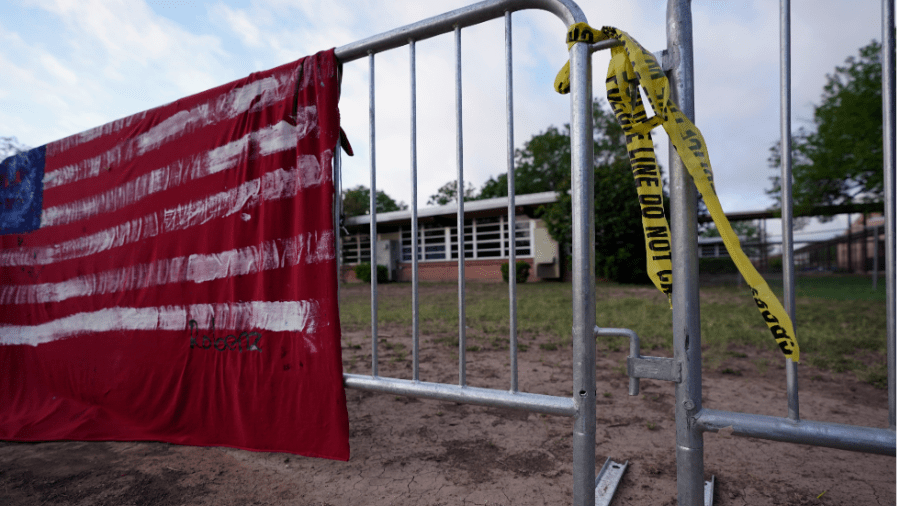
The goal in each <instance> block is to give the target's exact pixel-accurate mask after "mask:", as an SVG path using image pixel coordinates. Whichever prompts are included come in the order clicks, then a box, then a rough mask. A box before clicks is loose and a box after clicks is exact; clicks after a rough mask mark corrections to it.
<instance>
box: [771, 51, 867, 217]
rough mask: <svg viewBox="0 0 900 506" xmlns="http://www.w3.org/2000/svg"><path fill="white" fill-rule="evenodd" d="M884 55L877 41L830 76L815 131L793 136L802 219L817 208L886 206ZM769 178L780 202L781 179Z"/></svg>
mask: <svg viewBox="0 0 900 506" xmlns="http://www.w3.org/2000/svg"><path fill="white" fill-rule="evenodd" d="M880 55H881V45H880V44H879V43H878V42H876V41H873V42H872V43H870V44H869V45H867V46H865V47H863V48H861V49H860V50H859V56H858V57H853V56H851V57H849V58H847V60H846V62H845V63H846V65H844V66H842V67H837V68H835V71H834V73H833V74H828V75H827V83H826V84H825V87H824V90H823V92H822V102H821V103H820V104H819V105H818V106H816V107H815V110H814V116H813V128H812V129H811V130H805V129H800V131H799V132H797V133H794V134H793V135H792V158H793V180H794V181H793V197H794V206H795V210H796V211H797V212H798V214H800V213H803V212H808V211H810V210H811V209H812V208H813V207H814V206H821V205H826V206H827V205H841V204H851V203H859V202H881V201H883V199H884V172H883V167H882V163H883V162H882V155H883V148H882V125H881V59H880V58H881V56H880ZM780 144H781V143H780V142H777V143H775V145H774V146H772V148H771V153H772V154H771V156H770V158H769V165H770V166H771V167H773V168H780V166H781V145H780ZM771 179H772V188H771V189H770V190H768V193H769V195H771V196H772V197H773V198H775V199H776V200H780V198H781V178H780V176H775V177H773V178H771ZM825 219H829V218H825Z"/></svg>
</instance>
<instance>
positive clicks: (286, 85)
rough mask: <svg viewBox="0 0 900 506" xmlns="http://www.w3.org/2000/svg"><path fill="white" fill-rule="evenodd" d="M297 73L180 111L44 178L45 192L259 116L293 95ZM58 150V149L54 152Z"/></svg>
mask: <svg viewBox="0 0 900 506" xmlns="http://www.w3.org/2000/svg"><path fill="white" fill-rule="evenodd" d="M295 80H296V72H295V71H294V70H288V71H285V72H282V73H280V74H278V75H275V76H271V77H267V78H265V79H260V80H259V81H255V82H252V83H250V84H248V85H247V86H243V87H241V88H236V89H234V90H231V91H229V92H227V93H224V94H222V95H220V96H217V97H214V98H212V99H210V100H209V101H208V102H206V103H204V104H200V105H198V106H196V107H194V108H193V109H191V110H189V111H188V110H182V111H178V112H176V113H175V114H173V115H172V116H170V117H168V118H166V119H164V120H162V121H161V122H160V123H158V124H157V125H155V126H154V127H152V128H150V129H149V130H147V131H146V132H144V133H143V134H141V135H138V136H137V137H135V138H133V139H127V140H125V141H123V142H122V143H120V144H117V145H116V146H115V147H113V148H112V149H110V150H109V151H107V152H105V153H102V154H100V155H98V156H95V157H93V158H89V159H86V160H82V161H80V162H78V163H75V164H73V165H67V166H65V167H61V168H59V169H57V170H54V171H51V172H47V173H46V174H44V189H50V188H54V187H57V186H62V185H65V184H69V183H72V182H75V181H80V180H82V179H87V178H90V177H96V176H98V175H99V174H100V172H101V170H106V169H108V168H111V169H112V168H115V167H117V166H119V165H120V164H121V163H122V162H125V161H127V160H131V159H132V158H134V157H136V156H140V155H142V154H144V153H146V152H148V151H151V150H154V149H156V148H158V147H160V146H162V145H163V144H165V143H167V142H169V141H171V140H174V139H178V138H181V137H183V136H184V135H185V134H187V133H190V132H192V131H194V130H197V129H198V128H201V127H204V126H207V125H211V124H214V123H218V122H220V121H225V120H228V119H231V118H234V117H236V116H238V115H240V114H246V113H252V112H257V111H260V110H262V109H264V108H265V107H268V106H269V105H272V104H274V103H276V102H278V101H279V100H282V99H284V98H285V97H286V96H288V94H290V93H293V91H294V88H295V85H296V83H295ZM54 149H55V148H54Z"/></svg>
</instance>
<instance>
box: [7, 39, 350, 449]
mask: <svg viewBox="0 0 900 506" xmlns="http://www.w3.org/2000/svg"><path fill="white" fill-rule="evenodd" d="M337 74H338V69H337V63H336V61H335V57H334V52H333V50H331V51H325V52H321V53H318V54H316V55H314V56H310V57H307V58H304V59H301V60H299V61H296V62H294V63H290V64H287V65H283V66H281V67H278V68H275V69H272V70H270V71H266V72H260V73H255V74H252V75H250V76H249V77H247V78H245V79H241V80H238V81H234V82H232V83H228V84H226V85H223V86H220V87H217V88H214V89H211V90H208V91H206V92H203V93H200V94H197V95H194V96H190V97H187V98H184V99H181V100H178V101H175V102H173V103H170V104H167V105H164V106H161V107H158V108H155V109H151V110H148V111H145V112H142V113H139V114H135V115H133V116H129V117H126V118H123V119H120V120H117V121H114V122H112V123H108V124H106V125H103V126H101V127H98V128H94V129H92V130H89V131H87V132H83V133H81V134H78V135H74V136H72V137H68V138H65V139H62V140H59V141H56V142H52V143H50V144H47V145H46V146H41V147H39V148H35V149H32V150H30V151H28V152H25V153H21V154H19V155H16V156H13V157H10V158H7V159H6V160H4V161H3V162H2V165H0V246H2V250H0V282H2V284H0V439H6V440H18V441H38V440H59V439H72V440H157V441H168V442H172V443H178V444H190V445H203V446H210V445H222V446H231V447H236V448H244V449H251V450H264V451H284V452H291V453H297V454H302V455H309V456H317V457H326V458H333V459H342V460H346V459H347V458H348V457H349V444H348V427H347V411H346V402H345V397H344V390H343V386H342V366H341V357H340V322H339V317H338V305H337V276H336V264H335V251H334V231H333V222H332V214H331V213H332V211H331V209H332V199H333V195H334V186H333V183H332V159H333V156H334V150H335V146H336V144H337V142H338V138H339V134H338V132H339V114H338V75H337Z"/></svg>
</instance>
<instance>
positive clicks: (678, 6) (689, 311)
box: [666, 0, 704, 506]
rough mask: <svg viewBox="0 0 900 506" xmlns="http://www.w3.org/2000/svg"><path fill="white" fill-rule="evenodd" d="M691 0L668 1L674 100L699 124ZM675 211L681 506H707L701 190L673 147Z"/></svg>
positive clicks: (675, 340) (677, 441)
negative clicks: (700, 421) (701, 420)
mask: <svg viewBox="0 0 900 506" xmlns="http://www.w3.org/2000/svg"><path fill="white" fill-rule="evenodd" d="M692 30H693V27H692V19H691V5H690V0H668V5H667V8H666V39H667V41H668V43H667V50H668V52H669V55H671V57H672V58H673V61H674V62H675V66H674V67H673V68H672V70H671V71H670V72H669V82H670V83H671V88H672V90H671V95H672V98H673V100H675V102H676V103H677V104H678V107H680V108H681V110H682V111H683V112H684V114H685V115H686V116H687V117H688V118H690V119H691V120H693V119H694V41H693V32H692ZM669 167H671V171H672V172H671V174H672V175H671V188H670V191H669V195H670V196H671V201H670V202H671V212H672V238H673V245H674V248H673V250H674V251H673V252H672V277H673V278H674V285H673V287H672V288H673V290H672V299H673V304H674V306H673V311H672V334H673V335H672V338H673V345H674V355H675V360H676V361H677V362H679V363H681V370H682V379H681V382H680V383H678V384H677V385H676V388H675V460H676V465H677V471H676V476H677V480H678V504H680V505H681V506H695V505H698V504H703V486H704V483H703V434H702V432H701V431H700V430H699V429H697V428H696V427H695V425H694V423H693V420H694V415H695V414H696V413H697V412H698V411H699V410H700V409H701V407H702V405H701V356H700V292H699V285H698V275H699V266H698V261H697V191H696V189H695V187H694V183H693V181H692V180H691V176H690V174H689V173H688V171H687V169H686V168H685V166H684V164H683V163H682V162H681V158H679V156H678V153H677V152H676V151H675V149H674V147H671V146H670V148H669Z"/></svg>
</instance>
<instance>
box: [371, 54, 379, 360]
mask: <svg viewBox="0 0 900 506" xmlns="http://www.w3.org/2000/svg"><path fill="white" fill-rule="evenodd" d="M369 157H370V160H369V178H370V179H369V263H370V264H371V265H372V284H371V287H372V376H378V262H377V260H376V257H375V253H376V251H377V250H376V248H375V245H376V230H377V229H376V226H375V221H376V220H375V191H376V190H375V53H372V52H370V53H369Z"/></svg>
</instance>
